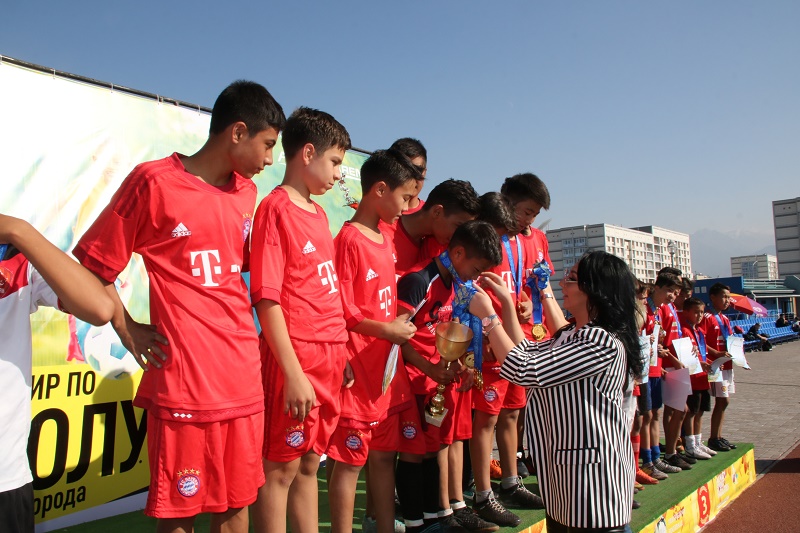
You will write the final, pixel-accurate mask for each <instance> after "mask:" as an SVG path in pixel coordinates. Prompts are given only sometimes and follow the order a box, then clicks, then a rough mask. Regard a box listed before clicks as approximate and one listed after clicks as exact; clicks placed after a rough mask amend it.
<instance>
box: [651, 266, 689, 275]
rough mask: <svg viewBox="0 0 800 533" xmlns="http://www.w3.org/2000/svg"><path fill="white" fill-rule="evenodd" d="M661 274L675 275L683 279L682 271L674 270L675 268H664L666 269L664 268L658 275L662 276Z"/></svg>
mask: <svg viewBox="0 0 800 533" xmlns="http://www.w3.org/2000/svg"><path fill="white" fill-rule="evenodd" d="M661 274H674V275H676V276H678V277H681V275H682V274H683V273H682V272H681V271H680V270H678V269H677V268H674V267H664V268H662V269H661V270H659V271H658V274H657V275H659V276H660V275H661Z"/></svg>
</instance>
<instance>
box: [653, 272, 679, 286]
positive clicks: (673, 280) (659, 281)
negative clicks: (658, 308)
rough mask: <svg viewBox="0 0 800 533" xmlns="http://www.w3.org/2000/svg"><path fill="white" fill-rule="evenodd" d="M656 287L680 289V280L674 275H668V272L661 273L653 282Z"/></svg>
mask: <svg viewBox="0 0 800 533" xmlns="http://www.w3.org/2000/svg"><path fill="white" fill-rule="evenodd" d="M655 286H656V287H661V288H664V287H668V288H669V287H675V288H681V286H682V284H681V278H679V277H678V276H676V275H675V274H670V273H669V272H662V273H661V274H659V275H658V277H657V278H656V282H655Z"/></svg>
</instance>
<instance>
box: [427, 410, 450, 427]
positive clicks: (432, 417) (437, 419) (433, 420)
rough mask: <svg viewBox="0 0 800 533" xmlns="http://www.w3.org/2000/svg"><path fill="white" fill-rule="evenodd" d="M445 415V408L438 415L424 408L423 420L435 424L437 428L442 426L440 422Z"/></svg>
mask: <svg viewBox="0 0 800 533" xmlns="http://www.w3.org/2000/svg"><path fill="white" fill-rule="evenodd" d="M445 416H447V409H446V408H445V409H444V411H443V412H442V414H440V415H432V414H430V413H429V412H428V411H427V410H425V422H427V423H428V424H431V425H433V426H436V427H437V428H440V427H442V422H444V417H445Z"/></svg>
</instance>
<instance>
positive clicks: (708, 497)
mask: <svg viewBox="0 0 800 533" xmlns="http://www.w3.org/2000/svg"><path fill="white" fill-rule="evenodd" d="M755 480H756V468H755V456H754V454H753V450H749V451H748V452H747V453H746V454H744V455H743V456H742V457H741V458H740V459H738V460H737V461H736V462H735V463H733V464H732V465H731V466H729V467H728V468H726V469H725V470H723V471H722V472H720V473H719V474H717V475H716V476H714V478H713V479H711V480H710V481H708V482H707V483H704V484H703V485H702V486H701V487H699V488H698V489H697V490H696V491H695V492H693V493H692V494H690V495H689V496H687V497H686V498H684V499H683V500H682V501H681V502H680V503H678V504H677V505H674V506H672V507H670V508H669V509H668V510H667V512H665V513H664V514H663V515H661V516H660V517H659V518H658V519H657V520H655V521H653V522H652V523H651V524H649V525H648V526H647V527H644V528H643V529H641V530H640V531H641V532H642V533H694V532H696V531H699V530H700V528H702V527H703V526H704V525H706V524H707V523H708V522H709V521H710V520H711V519H713V518H714V517H715V516H717V514H718V513H719V512H720V511H721V510H722V509H723V508H724V507H725V506H726V505H728V504H729V503H730V502H732V501H733V500H735V499H736V498H737V497H738V496H739V494H741V493H742V492H743V491H744V490H745V489H746V488H747V487H749V486H750V485H751V484H753V483H754V482H755Z"/></svg>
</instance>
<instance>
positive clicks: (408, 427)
mask: <svg viewBox="0 0 800 533" xmlns="http://www.w3.org/2000/svg"><path fill="white" fill-rule="evenodd" d="M416 436H417V428H416V426H415V425H414V424H412V423H411V422H406V423H405V424H404V425H403V437H404V438H406V439H408V440H411V439H414V438H416Z"/></svg>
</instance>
